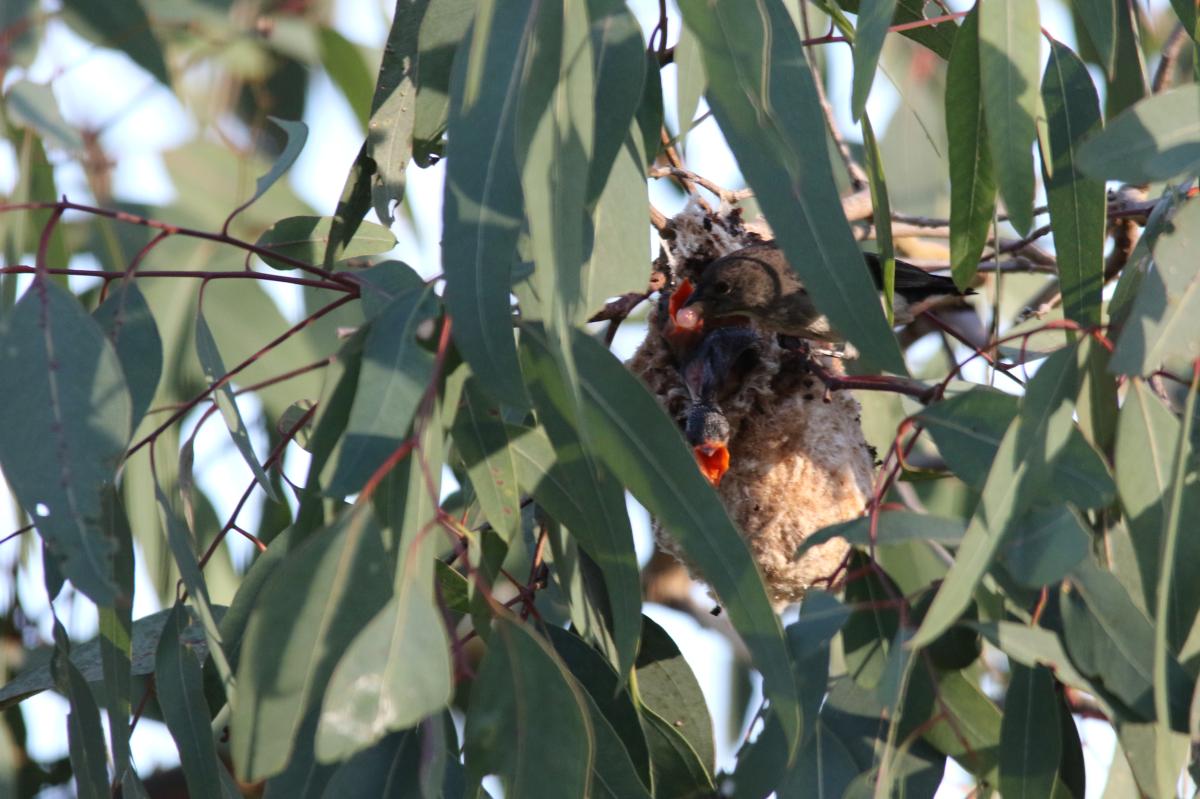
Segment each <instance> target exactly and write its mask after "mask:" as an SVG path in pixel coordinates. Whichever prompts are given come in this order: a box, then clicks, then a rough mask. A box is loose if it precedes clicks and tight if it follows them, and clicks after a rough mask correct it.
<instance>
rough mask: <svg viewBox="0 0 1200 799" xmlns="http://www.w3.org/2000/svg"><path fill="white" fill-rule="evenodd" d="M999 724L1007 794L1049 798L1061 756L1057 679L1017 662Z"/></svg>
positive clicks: (1002, 780)
mask: <svg viewBox="0 0 1200 799" xmlns="http://www.w3.org/2000/svg"><path fill="white" fill-rule="evenodd" d="M1004 711H1005V712H1004V721H1003V722H1002V724H1001V727H1000V790H1001V791H1003V793H1004V795H1005V796H1006V797H1010V796H1012V797H1018V799H1023V798H1024V797H1030V798H1032V797H1038V796H1050V795H1051V794H1052V793H1053V790H1054V781H1055V776H1056V775H1057V774H1058V763H1059V759H1060V758H1061V757H1062V736H1061V735H1060V733H1059V723H1058V697H1057V696H1055V693H1054V677H1053V675H1051V673H1050V671H1049V670H1047V669H1046V668H1044V667H1042V666H1035V667H1034V668H1029V667H1028V666H1020V665H1018V666H1014V667H1013V672H1012V681H1011V682H1010V683H1009V686H1008V693H1007V695H1006V696H1005V700H1004Z"/></svg>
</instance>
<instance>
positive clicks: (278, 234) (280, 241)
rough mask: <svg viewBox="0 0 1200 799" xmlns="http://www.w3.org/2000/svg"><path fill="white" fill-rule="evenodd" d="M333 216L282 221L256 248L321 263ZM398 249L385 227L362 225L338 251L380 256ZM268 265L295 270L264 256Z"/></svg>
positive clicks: (341, 254) (345, 254)
mask: <svg viewBox="0 0 1200 799" xmlns="http://www.w3.org/2000/svg"><path fill="white" fill-rule="evenodd" d="M333 223H334V220H333V217H329V216H292V217H288V218H287V219H281V220H279V221H278V222H276V223H275V224H274V225H272V226H271V227H270V228H268V229H267V231H266V232H265V233H263V234H262V235H261V236H259V237H258V241H257V242H255V246H257V247H264V248H266V249H268V250H270V251H271V252H274V253H278V254H279V255H282V256H285V257H287V258H291V259H295V260H298V261H303V262H304V263H307V264H319V263H321V259H322V257H323V256H324V254H325V248H326V246H327V245H328V244H329V240H330V237H331V230H332V227H333ZM395 246H396V237H395V236H393V235H392V232H391V231H390V230H388V229H387V228H385V227H384V226H383V225H377V224H375V223H374V222H363V223H361V224H359V225H358V228H357V230H356V231H355V233H354V236H353V238H351V239H350V241H348V242H346V244H345V246H344V248H343V249H341V250H340V251H339V252H338V255H339V257H341V258H357V257H361V256H368V255H378V254H379V253H384V252H387V251H388V250H390V249H392V248H393V247H395ZM262 259H263V261H264V262H265V263H266V264H267V266H270V267H273V268H275V269H295V268H296V267H295V266H294V265H293V264H290V263H288V262H286V261H281V260H280V259H278V258H273V257H271V256H270V255H263V256H262Z"/></svg>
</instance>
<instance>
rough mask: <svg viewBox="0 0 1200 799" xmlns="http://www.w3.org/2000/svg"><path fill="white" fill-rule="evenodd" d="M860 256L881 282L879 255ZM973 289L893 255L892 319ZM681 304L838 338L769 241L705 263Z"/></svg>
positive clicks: (902, 320) (901, 320) (781, 329)
mask: <svg viewBox="0 0 1200 799" xmlns="http://www.w3.org/2000/svg"><path fill="white" fill-rule="evenodd" d="M863 257H864V258H865V259H866V261H867V266H868V267H869V268H870V272H871V276H872V277H873V278H874V280H875V286H876V288H880V287H882V284H883V274H882V273H883V267H882V265H881V264H880V261H879V257H878V256H877V255H875V254H874V253H863ZM973 293H974V292H972V291H966V292H963V291H959V290H958V287H957V286H955V285H954V281H953V280H951V279H950V278H948V277H942V276H940V275H933V274H930V273H928V272H926V271H925V270H923V269H921V268H920V267H916V266H913V265H912V264H909V263H905V262H904V261H896V285H895V295H894V298H895V304H894V306H893V311H894V318H895V321H896V324H906V323H907V322H911V321H912V319H913V316H912V313H911V306H912V305H914V304H916V303H919V302H922V301H925V300H929V299H933V298H936V297H943V296H963V295H965V294H973ZM684 307H685V308H686V307H691V308H697V309H698V310H699V311H700V313H701V315H702V316H706V317H713V318H716V317H722V316H747V317H750V318H751V319H754V320H755V321H756V322H758V323H759V324H760V325H762V326H763V327H765V328H768V329H770V330H772V331H775V332H778V333H785V334H787V335H792V336H798V337H800V338H808V339H819V340H823V341H837V340H840V339H841V336H839V335H838V334H837V331H835V330H834V329H833V327H832V325H830V323H829V318H828V317H827V316H825V314H823V313H822V312H821V311H820V310H819V309H818V308H817V306H816V304H815V303H814V302H813V300H812V297H811V296H810V295H809V293H808V291H807V289H805V288H804V284H803V283H801V282H800V278H799V277H797V275H796V273H795V272H794V271H793V270H792V267H791V264H789V263H788V262H787V259H786V258H784V256H783V253H782V252H781V251H780V250H779V248H778V247H777V246H775V244H774V243H773V242H765V243H763V244H753V245H751V246H749V247H745V248H743V249H740V250H737V251H736V252H732V253H730V254H729V255H726V256H724V257H722V258H718V259H717V260H715V261H713V262H712V263H710V264H709V265H708V266H706V267H705V268H704V271H703V272H702V273H701V274H700V277H699V279H698V280H697V281H696V290H695V292H693V294H692V296H691V297H689V298H688V301H687V303H686V304H685V306H684Z"/></svg>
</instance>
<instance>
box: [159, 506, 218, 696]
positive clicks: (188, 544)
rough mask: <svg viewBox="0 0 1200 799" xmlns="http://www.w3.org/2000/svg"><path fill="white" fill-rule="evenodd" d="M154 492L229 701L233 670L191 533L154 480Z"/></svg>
mask: <svg viewBox="0 0 1200 799" xmlns="http://www.w3.org/2000/svg"><path fill="white" fill-rule="evenodd" d="M154 496H155V499H156V500H157V501H158V509H159V515H160V516H161V518H162V524H163V527H164V528H165V529H166V531H167V543H168V545H169V546H170V549H171V554H172V556H173V557H174V559H175V566H176V567H177V568H178V569H179V576H180V578H181V579H182V581H183V585H184V587H185V588H187V591H188V595H189V597H190V599H191V601H192V605H193V607H194V608H195V610H196V615H197V616H199V618H200V623H201V625H202V626H203V627H204V633H205V638H206V641H207V645H208V654H209V655H211V656H212V659H213V665H214V666H215V667H216V670H217V673H218V675H219V676H220V678H221V684H222V687H223V688H224V690H225V694H226V697H227V698H228V699H229V700H231V701H232V699H233V670H232V669H231V668H230V665H229V661H228V659H227V658H226V657H225V651H224V647H223V646H222V642H221V631H220V629H219V627H218V623H217V614H216V612H215V611H214V609H213V605H212V602H211V600H210V599H209V595H208V585H207V584H206V582H205V580H204V573H203V572H202V571H201V569H200V563H199V561H198V560H197V559H196V553H195V551H194V550H193V547H194V546H195V543H194V540H193V536H192V534H191V531H190V530H189V529H188V528H187V527H186V526H185V525H184V524H183V522H182V521H181V520H180V519H179V517H178V516H177V515H176V514H175V511H174V509H173V508H172V507H171V503H170V501H169V500H168V499H167V497H166V495H165V494H164V493H163V491H162V487H161V486H159V485H158V483H155V485H154Z"/></svg>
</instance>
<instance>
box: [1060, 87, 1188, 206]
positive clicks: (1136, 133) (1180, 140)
mask: <svg viewBox="0 0 1200 799" xmlns="http://www.w3.org/2000/svg"><path fill="white" fill-rule="evenodd" d="M1079 166H1080V168H1081V169H1082V170H1083V171H1084V172H1087V173H1088V174H1089V175H1091V176H1093V177H1095V178H1102V179H1106V180H1121V181H1125V182H1127V183H1151V182H1153V181H1159V180H1170V179H1172V178H1175V177H1178V176H1180V175H1183V174H1185V173H1192V172H1195V171H1196V169H1197V168H1198V167H1200V87H1197V85H1196V84H1194V83H1188V84H1185V85H1183V86H1180V87H1178V88H1176V89H1171V90H1170V91H1166V92H1163V93H1162V94H1156V95H1154V96H1153V97H1147V98H1146V99H1145V100H1142V101H1140V102H1138V103H1137V104H1135V105H1133V106H1132V107H1130V108H1127V109H1125V110H1124V111H1122V112H1121V113H1120V114H1118V115H1117V116H1116V117H1114V118H1112V119H1110V120H1109V121H1108V125H1107V126H1106V127H1105V128H1104V130H1103V131H1100V132H1098V133H1096V134H1095V135H1093V136H1091V137H1090V138H1089V139H1088V140H1087V141H1085V142H1084V143H1083V146H1082V147H1081V148H1080V150H1079Z"/></svg>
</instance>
